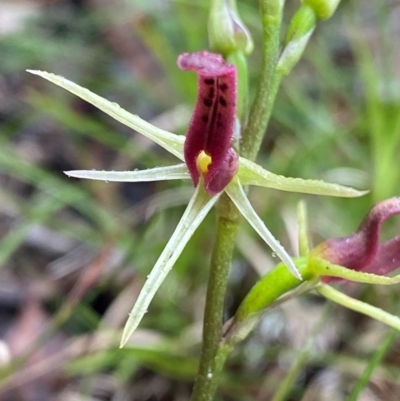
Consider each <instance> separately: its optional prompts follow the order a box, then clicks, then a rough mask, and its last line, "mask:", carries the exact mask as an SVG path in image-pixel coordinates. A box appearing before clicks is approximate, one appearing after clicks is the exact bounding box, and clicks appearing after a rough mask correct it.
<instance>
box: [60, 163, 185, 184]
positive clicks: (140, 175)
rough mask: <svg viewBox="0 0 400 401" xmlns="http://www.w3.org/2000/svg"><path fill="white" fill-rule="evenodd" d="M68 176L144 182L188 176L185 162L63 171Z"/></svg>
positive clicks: (179, 178) (180, 178)
mask: <svg viewBox="0 0 400 401" xmlns="http://www.w3.org/2000/svg"><path fill="white" fill-rule="evenodd" d="M64 173H65V174H66V175H67V176H68V177H75V178H86V179H89V180H102V181H115V182H145V181H164V180H185V179H189V178H190V174H189V172H188V169H187V167H186V164H177V165H175V166H166V167H155V168H149V169H147V170H138V171H97V170H73V171H64Z"/></svg>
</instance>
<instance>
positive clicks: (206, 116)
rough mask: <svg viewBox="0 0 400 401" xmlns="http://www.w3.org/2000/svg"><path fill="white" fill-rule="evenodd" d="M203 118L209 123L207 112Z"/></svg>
mask: <svg viewBox="0 0 400 401" xmlns="http://www.w3.org/2000/svg"><path fill="white" fill-rule="evenodd" d="M201 119H202V120H203V121H204V122H205V123H207V122H208V115H207V114H204V116H202V117H201Z"/></svg>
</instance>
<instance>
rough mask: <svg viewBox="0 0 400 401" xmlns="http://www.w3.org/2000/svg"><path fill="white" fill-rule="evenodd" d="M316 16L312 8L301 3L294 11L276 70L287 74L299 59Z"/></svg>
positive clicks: (312, 28)
mask: <svg viewBox="0 0 400 401" xmlns="http://www.w3.org/2000/svg"><path fill="white" fill-rule="evenodd" d="M316 22H317V17H316V15H315V12H314V10H313V9H312V8H311V7H309V6H308V5H305V4H303V5H302V6H301V7H300V8H299V9H298V10H297V12H296V14H295V15H294V17H293V18H292V20H291V21H290V25H289V28H288V31H287V34H286V38H285V46H284V48H283V51H282V54H281V56H280V58H279V61H278V65H277V71H278V72H280V73H281V74H283V75H287V74H288V73H289V72H290V71H291V70H292V68H293V67H294V65H295V64H296V63H297V62H298V61H299V59H300V57H301V55H302V54H303V52H304V49H305V47H306V45H307V43H308V40H309V38H310V36H311V34H312V32H313V30H314V28H315V25H316Z"/></svg>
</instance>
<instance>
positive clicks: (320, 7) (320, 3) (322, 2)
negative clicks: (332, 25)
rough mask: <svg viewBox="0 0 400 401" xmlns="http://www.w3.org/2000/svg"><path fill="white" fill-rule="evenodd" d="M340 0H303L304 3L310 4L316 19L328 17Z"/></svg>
mask: <svg viewBox="0 0 400 401" xmlns="http://www.w3.org/2000/svg"><path fill="white" fill-rule="evenodd" d="M339 3H340V0H304V4H305V5H308V6H310V7H311V8H312V9H313V10H314V12H315V15H316V16H317V17H318V19H322V20H324V19H328V18H330V17H332V15H333V13H334V12H335V11H336V8H337V6H338V5H339Z"/></svg>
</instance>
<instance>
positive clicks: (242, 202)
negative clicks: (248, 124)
mask: <svg viewBox="0 0 400 401" xmlns="http://www.w3.org/2000/svg"><path fill="white" fill-rule="evenodd" d="M225 192H226V193H227V194H228V195H229V197H230V198H231V199H232V201H233V203H234V204H235V205H236V207H237V208H238V209H239V211H240V213H242V215H243V216H244V217H245V218H246V220H247V221H248V222H249V223H250V224H251V226H252V227H253V228H254V229H255V230H256V231H257V232H258V234H259V235H260V236H261V238H262V239H263V240H264V241H265V242H266V243H267V244H268V245H269V246H270V247H271V249H272V250H273V252H275V253H276V255H277V256H278V257H279V258H280V259H281V260H282V262H283V263H285V265H286V266H287V267H288V269H289V270H290V271H291V272H292V273H293V275H294V276H295V277H297V278H298V279H299V280H301V274H300V273H299V271H298V269H297V267H296V266H295V264H294V263H293V261H292V258H291V257H290V255H289V254H288V253H287V252H286V250H285V248H284V247H283V246H282V245H281V244H280V243H279V241H278V240H277V239H276V238H275V237H274V236H273V235H272V234H271V232H270V231H269V230H268V228H267V227H266V226H265V224H264V222H263V221H262V220H261V219H260V217H258V214H257V213H256V211H255V210H254V209H253V206H251V203H250V202H249V200H248V199H247V196H246V194H245V192H244V191H243V187H242V186H241V184H240V182H239V179H238V178H237V177H236V178H235V179H233V180H232V181H231V183H230V184H229V185H228V186H227V187H226V188H225Z"/></svg>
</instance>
